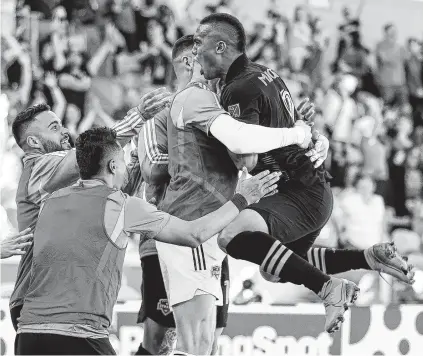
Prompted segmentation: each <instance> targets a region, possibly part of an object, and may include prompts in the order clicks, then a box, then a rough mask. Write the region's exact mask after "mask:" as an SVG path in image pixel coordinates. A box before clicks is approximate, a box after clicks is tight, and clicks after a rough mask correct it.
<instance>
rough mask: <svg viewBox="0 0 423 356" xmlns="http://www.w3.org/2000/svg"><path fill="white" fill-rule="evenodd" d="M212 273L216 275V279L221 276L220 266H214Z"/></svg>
mask: <svg viewBox="0 0 423 356" xmlns="http://www.w3.org/2000/svg"><path fill="white" fill-rule="evenodd" d="M210 271H211V275H212V277H215V278H216V279H219V278H220V266H217V265H216V266H212V268H211V270H210Z"/></svg>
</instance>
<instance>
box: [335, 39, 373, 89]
mask: <svg viewBox="0 0 423 356" xmlns="http://www.w3.org/2000/svg"><path fill="white" fill-rule="evenodd" d="M368 56H369V50H368V49H367V48H365V47H364V46H363V45H362V43H361V38H360V33H358V32H353V33H351V34H350V36H349V37H347V40H346V48H345V50H344V52H343V54H342V56H341V57H340V59H339V70H340V71H341V72H344V73H350V74H352V75H354V76H356V77H357V78H358V79H359V80H360V82H361V80H362V78H363V76H364V75H365V74H366V73H367V72H368V70H369V62H368Z"/></svg>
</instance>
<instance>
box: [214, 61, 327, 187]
mask: <svg viewBox="0 0 423 356" xmlns="http://www.w3.org/2000/svg"><path fill="white" fill-rule="evenodd" d="M243 100H244V101H245V102H244V103H243ZM250 103H253V104H250ZM222 104H223V106H224V108H225V109H227V110H228V111H229V113H230V114H231V115H232V116H233V117H235V118H236V119H238V120H240V121H243V122H246V123H249V124H256V125H261V126H266V127H293V126H294V125H295V121H296V120H298V119H300V118H299V115H298V112H297V110H296V109H295V106H294V103H293V101H292V98H291V94H290V92H289V90H288V88H287V86H286V85H285V82H284V81H283V80H282V78H281V77H280V76H279V75H278V74H277V73H276V72H275V71H273V70H271V69H269V68H267V67H265V66H262V65H259V64H257V63H253V62H251V61H249V60H246V61H245V65H244V66H243V67H242V69H241V70H239V71H238V73H236V75H233V76H231V77H230V78H229V80H228V81H227V84H226V87H225V88H224V90H223V93H222ZM231 104H232V105H231ZM306 151H307V150H305V149H301V148H300V147H299V146H297V145H291V146H287V147H283V148H279V149H276V150H273V151H270V152H267V153H264V154H260V155H259V156H258V163H257V165H256V167H255V169H254V170H253V171H252V174H257V173H259V172H261V171H263V170H265V169H270V170H271V171H280V170H283V171H286V172H287V173H288V175H289V177H290V179H293V178H294V179H300V180H301V181H302V182H303V183H305V184H307V185H308V184H311V183H313V182H314V181H316V180H320V181H321V180H322V179H323V175H324V169H323V168H319V169H317V170H316V169H314V167H313V163H312V162H311V161H310V160H309V158H308V157H307V156H305V153H306ZM316 178H317V179H316Z"/></svg>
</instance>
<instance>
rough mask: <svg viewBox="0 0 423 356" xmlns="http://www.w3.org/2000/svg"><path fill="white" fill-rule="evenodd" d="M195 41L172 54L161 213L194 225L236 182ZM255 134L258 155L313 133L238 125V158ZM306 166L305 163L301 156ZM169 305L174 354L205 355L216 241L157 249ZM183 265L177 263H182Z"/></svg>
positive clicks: (219, 256) (217, 287)
mask: <svg viewBox="0 0 423 356" xmlns="http://www.w3.org/2000/svg"><path fill="white" fill-rule="evenodd" d="M192 45H193V40H192V36H186V37H183V38H181V39H179V40H178V41H177V42H176V43H175V45H174V48H173V53H172V55H173V66H174V69H175V72H176V73H177V77H178V80H179V83H178V84H179V88H182V90H181V91H179V92H178V93H177V94H176V95H175V97H174V100H173V102H172V105H171V109H170V113H169V118H168V125H167V133H168V148H169V152H168V155H169V167H168V169H169V174H170V177H171V179H170V184H169V186H168V187H167V189H166V194H165V196H164V199H163V200H162V202H161V203H160V205H159V207H160V209H162V210H164V211H166V212H168V213H170V214H172V215H175V216H178V217H180V218H182V219H188V220H192V219H196V218H198V217H201V216H203V215H205V214H207V213H208V212H211V211H214V210H216V209H218V208H219V207H220V206H222V204H224V203H225V202H226V201H228V200H229V199H231V197H232V196H233V194H234V191H235V187H236V185H237V182H238V169H237V168H236V166H235V164H234V163H233V162H232V159H231V157H230V155H229V154H228V151H227V147H225V145H223V144H222V143H221V142H220V141H219V140H220V138H219V137H218V136H216V135H215V132H214V129H213V127H214V120H215V119H216V118H217V117H220V116H221V117H223V118H225V119H227V120H232V121H235V120H234V119H232V118H231V117H230V116H229V115H228V114H227V113H226V111H225V110H223V109H222V107H221V106H220V104H219V101H218V98H217V97H216V94H215V93H213V92H212V91H211V90H210V89H209V88H208V86H207V82H206V81H205V80H204V78H203V77H202V75H201V74H200V67H199V65H198V63H197V64H195V63H194V61H193V57H192V53H191V50H192ZM257 130H258V131H260V133H261V134H262V135H266V136H267V140H266V141H265V142H264V141H261V142H255V143H252V145H253V146H254V149H255V150H257V152H266V151H267V150H271V149H275V148H278V147H281V146H285V145H290V144H300V145H303V146H304V147H307V146H308V144H309V142H310V139H311V136H310V135H311V129H310V127H309V126H307V125H306V124H305V123H304V122H299V123H298V124H297V125H296V126H295V127H292V128H286V129H284V128H266V127H261V126H258V125H247V124H245V125H241V127H240V130H239V131H238V133H237V135H239V136H240V138H238V136H237V135H233V140H234V144H235V145H233V146H231V147H232V148H233V149H232V151H235V153H239V154H243V153H244V151H245V150H246V149H247V148H249V147H250V143H246V142H245V141H244V140H245V137H249V138H251V137H252V136H253V135H254V134H255V133H257ZM306 159H308V158H307V157H306ZM156 248H157V251H158V255H159V260H160V265H161V270H162V274H163V278H164V281H165V287H166V292H167V296H168V300H169V306H170V307H171V308H172V309H173V315H174V318H175V323H176V332H177V350H178V352H181V351H182V352H188V353H192V354H209V353H210V352H211V347H212V343H213V339H214V331H215V327H216V324H215V321H216V314H215V313H216V311H215V304H216V300H217V301H218V303H222V288H221V284H220V278H219V277H220V274H221V271H220V269H221V264H222V260H223V259H224V257H225V254H224V253H223V252H222V251H221V250H220V249H219V247H218V245H217V236H215V237H214V238H212V239H210V240H209V241H207V242H206V243H205V244H203V245H201V246H200V247H199V248H197V249H190V248H186V247H179V246H170V245H168V244H163V243H161V242H156ZM179 261H182V262H179Z"/></svg>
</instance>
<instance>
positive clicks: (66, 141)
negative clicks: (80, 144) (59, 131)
mask: <svg viewBox="0 0 423 356" xmlns="http://www.w3.org/2000/svg"><path fill="white" fill-rule="evenodd" d="M60 144H61V145H62V146H63V145H69V137H68V136H66V137H65V138H64V139H63V140H61V141H60Z"/></svg>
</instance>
